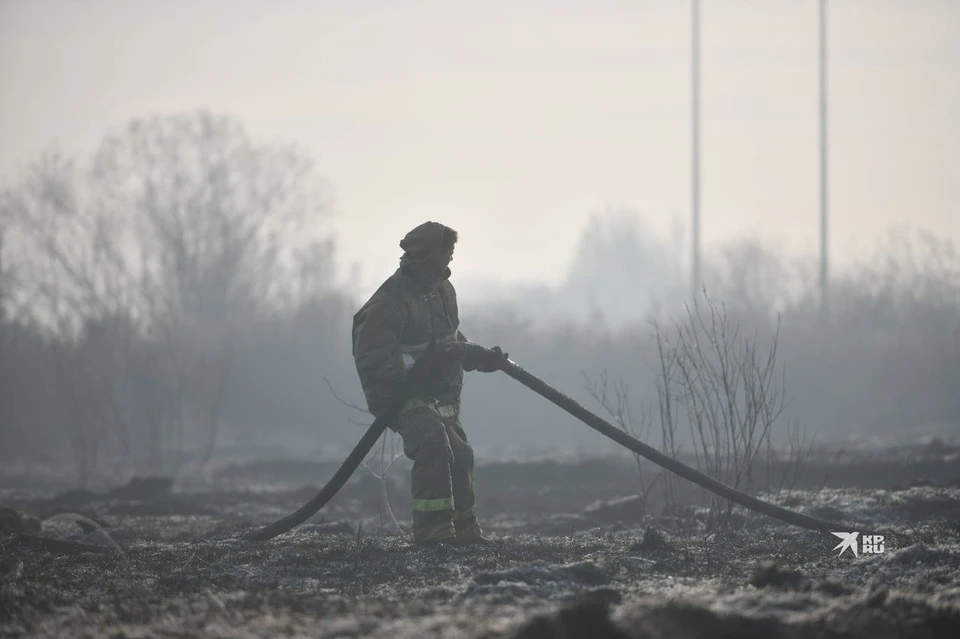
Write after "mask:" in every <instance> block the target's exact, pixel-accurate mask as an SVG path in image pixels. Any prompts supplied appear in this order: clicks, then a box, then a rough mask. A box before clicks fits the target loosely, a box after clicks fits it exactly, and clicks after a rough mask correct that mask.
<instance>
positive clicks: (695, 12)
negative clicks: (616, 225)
mask: <svg viewBox="0 0 960 639" xmlns="http://www.w3.org/2000/svg"><path fill="white" fill-rule="evenodd" d="M691 13H692V21H691V28H692V29H691V34H690V35H691V38H690V40H691V51H690V54H691V56H690V58H691V59H690V69H691V78H690V79H691V84H692V86H691V96H692V105H691V118H692V120H693V122H692V123H691V138H692V148H691V156H692V157H691V161H692V170H691V174H692V175H691V185H690V189H691V193H690V197H691V208H692V211H693V224H692V227H693V228H692V236H693V247H692V248H693V259H692V265H691V276H692V278H693V279H692V285H693V296H694V297H696V296H697V293H698V291H699V290H700V287H701V286H703V279H702V274H701V272H700V271H701V264H700V0H692V6H691Z"/></svg>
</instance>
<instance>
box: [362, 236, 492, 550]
mask: <svg viewBox="0 0 960 639" xmlns="http://www.w3.org/2000/svg"><path fill="white" fill-rule="evenodd" d="M456 242H457V232H456V231H454V230H453V229H451V228H449V227H447V226H444V225H442V224H439V223H437V222H425V223H424V224H421V225H420V226H418V227H417V228H415V229H413V230H412V231H410V232H409V233H408V234H407V235H406V237H404V238H403V240H402V241H401V242H400V248H402V249H403V251H404V253H403V256H402V257H401V258H400V267H399V268H398V269H397V270H396V272H394V274H393V275H391V276H390V277H389V278H387V280H386V281H385V282H384V283H383V284H382V285H381V286H380V288H378V289H377V291H376V292H375V293H374V294H373V296H372V297H371V298H370V299H369V300H368V301H367V303H366V304H364V305H363V306H362V307H361V308H360V310H359V311H358V312H357V314H356V315H355V316H354V318H353V357H354V360H355V362H356V365H357V373H358V375H359V376H360V383H361V385H362V387H363V392H364V396H365V397H366V401H367V407H368V409H369V410H370V412H371V413H373V415H374V416H379V415H380V414H381V413H382V412H383V411H384V410H386V408H387V406H388V405H389V404H390V402H391V399H393V398H394V397H395V396H396V394H397V393H398V391H399V389H400V383H401V381H402V380H403V378H404V377H405V376H406V374H407V373H408V372H409V371H410V370H411V368H412V367H413V365H414V364H415V363H416V362H417V361H418V359H419V358H420V357H421V356H422V354H423V353H424V351H425V350H426V348H427V346H428V345H429V344H430V343H431V342H432V341H434V340H435V341H438V342H444V341H453V340H459V341H466V338H465V337H464V336H463V333H461V332H460V330H459V326H460V321H459V316H458V311H457V293H456V291H455V290H454V288H453V284H451V283H450V268H449V264H450V261H451V260H452V259H453V251H454V246H455V245H456ZM506 357H507V355H506V354H505V353H503V352H502V350H501V349H500V348H499V347H497V348H493V349H485V350H482V351H480V352H479V354H476V355H470V356H463V357H462V358H450V359H447V360H445V361H444V362H442V364H440V365H439V366H438V367H437V368H436V369H435V371H434V372H433V373H432V374H431V376H430V379H429V381H427V382H425V383H424V384H422V385H420V388H419V390H418V391H417V392H416V393H415V394H414V396H413V398H412V399H410V400H409V401H407V402H406V404H405V405H404V406H403V408H402V410H401V411H400V414H399V416H398V419H397V423H396V424H395V426H392V428H394V430H395V431H397V432H399V433H400V435H401V437H402V438H403V451H404V453H405V454H406V456H407V457H409V458H410V459H411V460H413V476H412V482H411V483H412V492H413V538H414V543H416V544H428V545H432V544H453V545H467V544H475V543H486V542H487V539H486V538H485V537H484V536H483V534H482V531H481V529H480V524H479V522H478V521H477V514H476V510H475V508H474V501H475V497H474V487H473V464H474V461H473V449H472V448H471V446H470V444H469V443H468V442H467V435H466V433H465V432H464V430H463V426H462V425H461V423H460V419H459V415H460V391H461V389H462V387H463V372H464V371H471V370H477V371H481V372H488V373H489V372H493V371H496V370H498V369H499V367H500V364H501V362H502V361H503V360H504V359H505V358H506Z"/></svg>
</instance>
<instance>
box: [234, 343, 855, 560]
mask: <svg viewBox="0 0 960 639" xmlns="http://www.w3.org/2000/svg"><path fill="white" fill-rule="evenodd" d="M489 352H490V351H489V349H487V348H485V347H483V346H480V345H479V344H473V343H469V342H453V343H446V344H431V345H430V347H429V348H428V349H427V352H425V353H424V355H423V357H421V358H420V360H419V361H418V362H417V364H416V365H415V366H414V367H413V369H412V370H411V371H410V374H409V375H408V376H407V378H405V380H404V381H403V383H402V385H401V389H400V392H399V393H398V394H397V398H396V399H395V400H394V401H393V402H392V403H391V404H390V406H389V407H388V408H387V410H385V411H384V412H383V413H381V414H380V415H379V416H378V417H377V418H376V419H375V420H374V421H373V423H372V424H371V425H370V427H369V428H368V429H367V432H366V433H365V434H364V435H363V437H362V438H361V439H360V441H359V442H358V443H357V445H356V446H355V447H354V449H353V450H352V451H351V452H350V455H348V456H347V459H346V460H344V462H343V464H341V466H340V468H339V469H337V472H336V473H334V475H333V477H332V478H330V481H328V482H327V484H326V485H325V486H324V487H323V488H322V489H321V490H320V492H319V493H317V495H316V496H315V497H314V498H313V499H311V500H310V501H309V502H307V503H306V504H304V505H303V506H302V507H301V508H299V509H298V510H297V511H296V512H294V513H292V514H290V515H288V516H287V517H284V518H283V519H281V520H279V521H277V522H274V523H272V524H270V525H268V526H265V527H263V528H261V529H259V530H256V531H254V532H253V533H251V534H250V535H249V536H248V537H247V539H249V540H250V541H266V540H268V539H272V538H274V537H276V536H278V535H282V534H283V533H285V532H287V531H289V530H290V529H292V528H293V527H295V526H298V525H300V524H301V523H303V522H304V521H306V520H307V519H309V518H310V517H312V516H313V515H314V514H315V513H316V512H317V511H319V510H320V509H321V508H323V507H324V506H325V505H326V504H327V502H329V501H330V500H331V499H332V498H333V496H334V495H336V494H337V492H338V491H339V490H340V489H341V488H343V485H344V484H345V483H346V482H347V480H348V479H349V478H350V476H351V475H352V474H353V473H354V471H356V469H357V467H359V466H360V464H361V463H362V462H363V460H364V458H366V456H367V454H368V453H369V452H370V449H371V448H373V445H374V444H375V443H376V442H377V440H378V439H380V436H381V435H382V434H383V432H384V430H386V428H387V427H388V426H390V425H391V424H394V423H395V422H396V420H397V416H398V415H399V413H400V410H401V409H402V408H403V405H404V404H405V403H406V402H407V401H408V400H409V399H410V398H411V397H412V396H413V395H414V394H415V393H416V392H417V389H418V388H420V387H421V384H423V382H424V380H425V379H428V378H429V376H430V375H431V374H432V372H433V371H434V370H435V367H436V366H437V365H438V364H439V363H440V362H442V361H443V359H444V358H449V357H462V356H464V355H469V354H478V353H481V354H482V353H489ZM500 370H502V371H503V372H504V373H506V374H507V375H509V376H510V377H512V378H513V379H515V380H517V381H518V382H520V383H521V384H523V385H524V386H526V387H527V388H529V389H530V390H532V391H533V392H535V393H537V394H538V395H540V396H541V397H544V398H546V399H547V400H549V401H551V402H553V403H554V404H556V405H557V406H559V407H560V408H562V409H563V410H565V411H566V412H568V413H569V414H571V415H573V416H574V417H576V418H577V419H579V420H580V421H582V422H583V423H584V424H586V425H587V426H589V427H590V428H592V429H594V430H596V431H598V432H599V433H601V434H603V435H606V436H607V437H609V438H610V439H612V440H613V441H615V442H617V443H618V444H620V445H621V446H623V447H624V448H626V449H628V450H630V451H631V452H633V453H636V454H637V455H640V456H642V457H644V458H646V459H648V460H650V461H652V462H654V463H655V464H658V465H659V466H661V467H663V468H665V469H667V470H669V471H671V472H673V473H675V474H677V475H679V476H680V477H683V478H684V479H686V480H689V481H691V482H693V483H695V484H697V485H699V486H701V487H703V488H706V489H707V490H709V491H711V492H713V493H715V494H716V495H719V496H720V497H724V498H726V499H729V500H730V501H732V502H734V503H736V504H739V505H741V506H743V507H744V508H748V509H750V510H752V511H754V512H758V513H760V514H763V515H767V516H769V517H773V518H775V519H779V520H780V521H782V522H785V523H788V524H791V525H794V526H799V527H801V528H806V529H808V530H815V531H818V532H825V533H826V532H831V531H834V530H855V529H856V528H852V527H851V526H850V524H848V523H842V522H831V521H827V520H825V519H819V518H817V517H811V516H810V515H804V514H803V513H798V512H795V511H792V510H789V509H787V508H782V507H780V506H777V505H776V504H771V503H769V502H766V501H763V500H761V499H757V498H756V497H752V496H750V495H748V494H746V493H743V492H741V491H739V490H737V489H735V488H732V487H730V486H728V485H726V484H724V483H723V482H720V481H717V480H716V479H713V478H712V477H709V476H708V475H705V474H704V473H702V472H700V471H698V470H696V469H694V468H691V467H690V466H687V465H686V464H684V463H682V462H680V461H678V460H676V459H674V458H672V457H670V456H668V455H665V454H663V453H661V452H660V451H658V450H657V449H655V448H653V447H652V446H649V445H647V444H644V443H643V442H641V441H640V440H638V439H637V438H635V437H632V436H631V435H629V434H628V433H626V432H624V431H623V430H621V429H619V428H617V427H615V426H613V425H612V424H610V423H609V422H607V421H606V420H604V419H603V418H602V417H600V416H598V415H596V414H595V413H593V412H591V411H589V410H587V409H586V408H584V407H583V406H581V405H580V404H579V403H578V402H576V401H575V400H574V399H572V398H571V397H569V396H567V395H565V394H563V393H561V392H560V391H558V390H557V389H555V388H553V387H552V386H550V385H549V384H547V383H546V382H544V381H543V380H542V379H540V378H539V377H537V376H535V375H533V374H532V373H530V372H528V371H526V370H524V369H523V368H521V367H520V366H518V365H517V364H516V363H515V362H513V361H512V360H510V359H507V358H504V359H503V360H502V362H501V363H500Z"/></svg>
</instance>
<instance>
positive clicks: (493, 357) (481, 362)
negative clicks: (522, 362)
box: [463, 346, 510, 373]
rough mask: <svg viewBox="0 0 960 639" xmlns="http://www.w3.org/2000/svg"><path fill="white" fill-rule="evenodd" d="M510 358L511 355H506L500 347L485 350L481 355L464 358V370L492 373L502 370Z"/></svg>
mask: <svg viewBox="0 0 960 639" xmlns="http://www.w3.org/2000/svg"><path fill="white" fill-rule="evenodd" d="M509 357H510V354H509V353H504V352H503V349H501V348H500V347H499V346H494V347H493V348H485V349H484V350H483V351H482V352H481V353H477V354H473V355H470V356H468V357H465V358H464V361H463V369H464V370H467V371H471V370H475V371H480V372H481V373H492V372H494V371H498V370H500V368H501V367H502V366H503V363H504V362H505V361H506V360H507V359H508V358H509Z"/></svg>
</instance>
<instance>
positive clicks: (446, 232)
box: [400, 222, 457, 284]
mask: <svg viewBox="0 0 960 639" xmlns="http://www.w3.org/2000/svg"><path fill="white" fill-rule="evenodd" d="M456 242H457V232H456V231H454V230H453V229H452V228H450V227H449V226H444V225H443V224H440V223H439V222H424V223H423V224H421V225H420V226H418V227H417V228H415V229H413V230H412V231H410V232H409V233H407V234H406V236H405V237H404V238H403V239H402V240H401V241H400V248H402V249H403V251H404V253H403V257H401V258H400V268H401V269H403V271H404V272H405V273H407V274H409V275H411V276H412V277H415V278H416V279H418V280H421V281H423V282H425V283H428V284H429V283H436V282H439V281H442V280H445V279H447V278H448V277H450V269H449V268H447V261H446V260H445V259H444V253H446V252H447V251H448V250H449V249H450V248H451V247H452V246H453V245H454V244H456Z"/></svg>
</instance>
